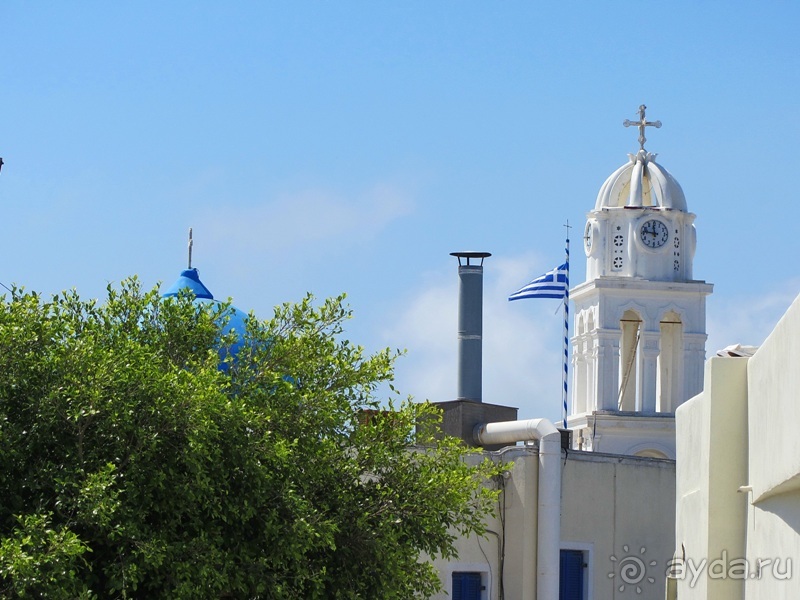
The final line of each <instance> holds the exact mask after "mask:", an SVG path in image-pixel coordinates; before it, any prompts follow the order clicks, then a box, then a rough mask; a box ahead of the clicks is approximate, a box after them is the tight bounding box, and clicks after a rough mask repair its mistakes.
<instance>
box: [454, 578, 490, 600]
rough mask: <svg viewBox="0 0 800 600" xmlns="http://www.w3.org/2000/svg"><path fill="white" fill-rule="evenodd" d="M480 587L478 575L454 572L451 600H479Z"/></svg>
mask: <svg viewBox="0 0 800 600" xmlns="http://www.w3.org/2000/svg"><path fill="white" fill-rule="evenodd" d="M482 587H483V586H482V585H481V574H480V573H474V572H470V571H454V572H453V599H452V600H481V588H482Z"/></svg>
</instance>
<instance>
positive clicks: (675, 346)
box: [656, 311, 683, 412]
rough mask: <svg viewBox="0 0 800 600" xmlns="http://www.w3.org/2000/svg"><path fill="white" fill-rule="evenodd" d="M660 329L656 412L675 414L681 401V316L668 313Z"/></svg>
mask: <svg viewBox="0 0 800 600" xmlns="http://www.w3.org/2000/svg"><path fill="white" fill-rule="evenodd" d="M660 329H661V338H660V344H659V352H658V370H657V373H658V375H657V377H658V379H657V382H656V390H657V393H656V411H658V412H673V411H674V410H675V407H676V406H677V405H678V403H679V402H680V400H681V398H679V395H680V389H681V385H680V384H681V373H682V372H683V369H682V364H681V361H682V358H683V323H682V322H681V317H680V315H678V314H677V313H676V312H674V311H670V312H668V313H666V314H665V315H664V317H663V318H662V319H661V323H660Z"/></svg>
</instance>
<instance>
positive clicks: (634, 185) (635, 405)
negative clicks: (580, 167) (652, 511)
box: [567, 105, 713, 458]
mask: <svg viewBox="0 0 800 600" xmlns="http://www.w3.org/2000/svg"><path fill="white" fill-rule="evenodd" d="M645 109H646V107H645V106H644V105H642V106H640V107H639V120H638V121H633V122H632V121H627V120H626V121H625V122H624V125H625V126H626V127H627V126H631V125H633V126H636V127H638V128H639V151H638V152H637V153H636V154H635V155H633V154H629V155H628V158H629V161H628V163H627V164H625V165H623V166H622V167H620V168H619V169H617V170H616V171H615V172H614V173H612V174H611V176H610V177H609V178H608V179H607V180H606V182H605V183H604V184H603V186H602V187H601V188H600V192H599V193H598V195H597V202H596V203H595V207H594V210H592V211H591V212H589V213H588V215H587V223H586V229H585V233H584V238H583V240H584V250H585V252H586V256H587V261H586V281H585V282H584V283H582V284H580V285H578V286H577V287H575V288H574V289H573V290H571V292H570V296H571V298H572V300H573V302H574V305H575V309H574V314H575V329H574V330H573V331H574V332H575V335H574V336H573V338H572V378H573V385H572V407H571V409H570V416H569V418H568V420H567V422H568V425H569V428H570V429H572V430H573V444H574V446H575V447H576V448H578V449H583V450H594V451H598V452H610V453H615V454H634V455H640V456H652V457H661V458H675V416H674V413H675V409H676V408H677V407H678V406H680V405H681V404H682V403H683V402H685V401H686V400H688V399H689V398H691V397H692V396H694V395H695V394H698V393H699V392H701V391H702V389H703V364H704V362H705V342H706V337H707V336H706V325H705V321H706V316H705V304H706V296H708V295H709V294H710V293H711V291H712V289H713V286H712V285H711V284H708V283H706V282H705V281H697V280H694V279H692V259H693V258H694V252H695V246H696V230H695V227H694V224H693V223H694V219H695V215H694V214H692V213H690V212H688V209H687V207H686V198H685V196H684V194H683V190H682V189H681V186H680V185H679V184H678V182H677V181H676V180H675V178H673V177H672V175H670V173H669V172H668V171H667V170H666V169H664V168H663V167H662V166H661V165H659V164H658V163H657V162H656V160H655V159H656V155H655V154H650V153H649V152H647V151H646V150H645V149H644V144H645V142H646V141H647V140H646V138H645V135H644V133H645V128H646V127H661V122H660V121H655V122H650V121H647V120H646V119H645Z"/></svg>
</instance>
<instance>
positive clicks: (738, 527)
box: [675, 357, 748, 600]
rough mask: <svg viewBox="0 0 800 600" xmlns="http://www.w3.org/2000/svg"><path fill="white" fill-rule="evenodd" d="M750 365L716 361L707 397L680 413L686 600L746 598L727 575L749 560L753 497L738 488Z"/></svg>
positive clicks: (679, 508)
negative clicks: (735, 564) (748, 527)
mask: <svg viewBox="0 0 800 600" xmlns="http://www.w3.org/2000/svg"><path fill="white" fill-rule="evenodd" d="M747 361H748V359H746V358H719V357H714V358H711V359H709V360H708V362H707V363H706V372H705V384H704V390H703V393H702V394H699V395H697V396H695V397H694V398H692V399H691V400H689V401H687V402H686V403H684V404H683V406H681V407H680V408H678V410H677V411H676V427H677V430H676V431H677V438H676V439H677V449H676V450H677V458H676V463H677V482H676V496H677V498H676V533H675V542H676V545H675V546H676V551H675V556H676V558H678V559H681V563H680V564H679V565H678V566H677V567H676V568H677V571H676V575H678V577H679V581H678V597H679V598H680V599H681V600H686V599H691V598H696V599H698V600H699V599H701V598H702V599H704V600H728V599H730V598H741V597H742V593H743V590H744V582H743V580H742V579H741V578H736V577H728V576H727V574H728V570H729V568H730V566H731V561H734V560H736V561H741V560H742V559H743V558H744V557H745V522H746V513H747V494H743V493H740V492H739V491H738V489H739V487H740V486H742V485H745V484H746V483H747ZM715 561H719V562H715ZM712 564H713V565H714V566H712ZM720 570H722V571H723V572H724V574H725V576H723V577H718V574H719V572H720Z"/></svg>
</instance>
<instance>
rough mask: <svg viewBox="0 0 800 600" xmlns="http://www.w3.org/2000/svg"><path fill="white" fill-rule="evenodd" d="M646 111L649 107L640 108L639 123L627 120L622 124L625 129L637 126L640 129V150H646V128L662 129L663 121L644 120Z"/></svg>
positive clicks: (642, 106)
mask: <svg viewBox="0 0 800 600" xmlns="http://www.w3.org/2000/svg"><path fill="white" fill-rule="evenodd" d="M645 110H647V107H646V106H645V105H644V104H642V105H641V106H640V107H639V120H638V121H629V120H628V119H625V120H624V121H623V122H622V124H623V125H624V126H625V127H631V126H636V127H638V128H639V148H640V149H641V150H644V143H645V142H646V141H647V138H646V137H644V128H645V127H655V128H656V129H658V128H659V127H661V121H648V120H647V119H645V118H644V111H645Z"/></svg>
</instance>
